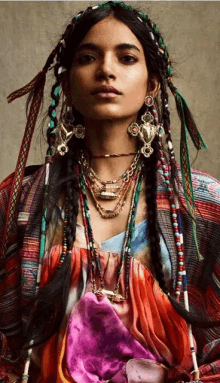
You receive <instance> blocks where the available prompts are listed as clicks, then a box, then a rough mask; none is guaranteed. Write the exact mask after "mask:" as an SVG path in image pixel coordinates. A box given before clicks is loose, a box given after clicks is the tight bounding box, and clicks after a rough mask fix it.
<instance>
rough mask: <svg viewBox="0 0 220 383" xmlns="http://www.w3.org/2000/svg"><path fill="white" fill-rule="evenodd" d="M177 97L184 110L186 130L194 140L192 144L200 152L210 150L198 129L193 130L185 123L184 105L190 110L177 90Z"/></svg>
mask: <svg viewBox="0 0 220 383" xmlns="http://www.w3.org/2000/svg"><path fill="white" fill-rule="evenodd" d="M175 96H176V99H177V100H178V104H179V105H180V106H181V109H182V115H183V118H184V124H185V125H186V129H187V130H188V132H189V134H190V137H191V139H192V142H193V144H194V146H195V148H196V149H197V150H200V149H201V148H203V149H206V150H208V147H207V145H206V144H205V143H204V141H203V138H202V136H201V134H200V133H199V131H198V129H197V128H196V127H195V129H192V128H191V127H190V126H188V125H187V124H186V122H185V115H184V104H185V106H186V107H187V108H188V105H187V102H186V100H185V99H184V98H183V96H181V94H180V93H179V91H178V90H177V89H176V90H175Z"/></svg>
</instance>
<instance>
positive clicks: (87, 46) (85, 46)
mask: <svg viewBox="0 0 220 383" xmlns="http://www.w3.org/2000/svg"><path fill="white" fill-rule="evenodd" d="M83 49H90V50H93V51H95V52H97V51H100V50H101V48H100V46H99V45H97V44H94V43H83V44H81V45H80V46H79V47H78V48H77V49H76V52H77V53H78V52H80V51H81V50H83ZM122 49H135V50H137V51H139V52H140V49H139V48H138V47H137V46H136V45H134V44H128V43H121V44H118V45H116V46H115V50H122Z"/></svg>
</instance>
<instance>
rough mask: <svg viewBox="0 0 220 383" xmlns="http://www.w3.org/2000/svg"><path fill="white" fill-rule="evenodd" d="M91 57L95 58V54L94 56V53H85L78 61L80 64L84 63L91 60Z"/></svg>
mask: <svg viewBox="0 0 220 383" xmlns="http://www.w3.org/2000/svg"><path fill="white" fill-rule="evenodd" d="M91 59H94V56H92V55H83V56H80V57H79V58H78V62H79V63H80V64H84V63H87V62H90V61H91Z"/></svg>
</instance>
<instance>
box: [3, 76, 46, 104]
mask: <svg viewBox="0 0 220 383" xmlns="http://www.w3.org/2000/svg"><path fill="white" fill-rule="evenodd" d="M45 79H46V70H45V69H43V70H42V71H40V72H39V73H38V74H37V76H35V77H34V78H33V80H31V81H30V82H29V83H28V84H26V85H25V86H23V87H22V88H20V89H17V90H15V91H14V92H12V93H11V94H9V96H8V97H7V101H8V103H10V102H12V101H14V100H15V99H16V98H19V97H22V96H24V95H25V94H27V93H30V92H31V91H32V90H33V89H34V88H35V87H36V86H37V85H38V86H40V85H41V83H42V85H43V86H44V84H45Z"/></svg>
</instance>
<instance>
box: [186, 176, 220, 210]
mask: <svg viewBox="0 0 220 383" xmlns="http://www.w3.org/2000/svg"><path fill="white" fill-rule="evenodd" d="M191 173H192V183H193V192H194V197H195V199H198V200H201V201H204V202H207V203H214V204H218V205H219V204H220V181H218V180H217V179H216V178H215V177H213V176H211V175H210V174H208V173H206V172H203V171H200V170H196V169H192V171H191Z"/></svg>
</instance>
